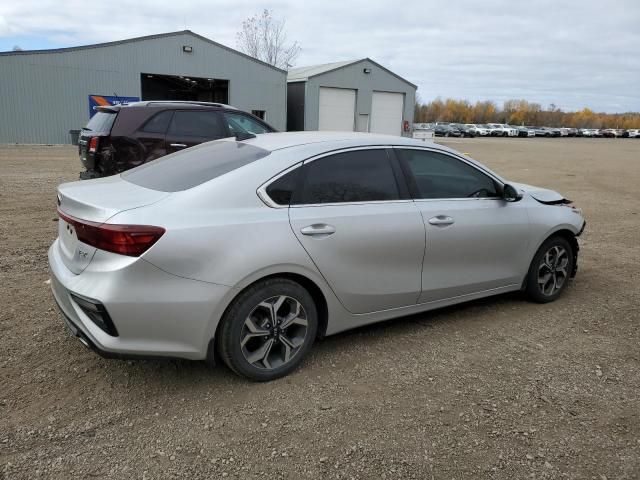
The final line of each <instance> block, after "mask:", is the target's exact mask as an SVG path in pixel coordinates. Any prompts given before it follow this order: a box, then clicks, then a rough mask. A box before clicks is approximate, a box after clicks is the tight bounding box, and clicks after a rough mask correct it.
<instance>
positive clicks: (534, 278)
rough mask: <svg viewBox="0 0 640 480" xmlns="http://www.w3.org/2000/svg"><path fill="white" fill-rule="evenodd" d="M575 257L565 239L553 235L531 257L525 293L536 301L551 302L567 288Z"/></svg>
mask: <svg viewBox="0 0 640 480" xmlns="http://www.w3.org/2000/svg"><path fill="white" fill-rule="evenodd" d="M574 262H575V257H574V252H573V247H572V246H571V244H570V243H569V242H568V241H567V239H565V238H563V237H561V236H553V237H551V238H549V239H548V240H546V241H545V242H544V243H543V244H542V245H541V246H540V248H539V249H538V251H537V252H536V254H535V255H534V257H533V260H532V262H531V265H530V266H529V272H528V273H527V278H526V287H525V293H526V294H527V296H528V298H529V299H530V300H532V301H534V302H536V303H548V302H553V301H554V300H555V299H556V298H558V297H559V296H560V295H561V294H562V292H563V291H564V290H565V289H566V288H567V285H568V284H569V279H570V278H571V274H572V272H573V267H574Z"/></svg>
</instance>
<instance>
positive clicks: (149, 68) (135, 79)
mask: <svg viewBox="0 0 640 480" xmlns="http://www.w3.org/2000/svg"><path fill="white" fill-rule="evenodd" d="M183 45H190V46H192V47H193V53H184V52H183V51H182V46H183ZM141 73H156V74H166V75H183V76H193V77H204V78H218V79H227V80H229V103H230V104H231V105H234V106H236V107H238V108H240V109H242V110H245V111H249V112H250V111H251V110H265V111H266V112H267V114H266V120H267V122H269V123H270V124H271V125H273V126H274V127H275V128H277V129H278V130H285V129H286V96H287V90H286V74H285V73H284V72H282V71H279V70H276V69H273V68H270V67H268V66H266V65H263V64H261V63H258V62H255V61H253V60H251V59H249V58H246V57H244V56H242V55H239V54H237V53H234V52H232V51H229V50H227V49H225V48H223V47H220V46H217V45H215V44H212V43H210V42H207V41H206V40H203V39H202V38H199V37H198V36H197V35H193V34H191V33H189V32H185V33H179V34H174V35H170V36H165V37H156V38H150V39H142V40H138V41H132V42H127V43H119V44H116V45H105V46H96V47H94V48H84V49H78V50H71V51H69V50H67V51H64V52H55V51H54V52H46V53H33V54H31V53H22V54H15V55H14V54H10V55H0V143H69V141H70V137H69V133H68V132H69V130H72V129H80V128H81V127H83V126H84V125H85V124H86V123H87V121H88V116H89V114H88V112H89V104H88V96H89V95H113V94H114V92H115V93H117V94H118V95H121V96H138V97H139V96H140V88H141V84H140V74H141Z"/></svg>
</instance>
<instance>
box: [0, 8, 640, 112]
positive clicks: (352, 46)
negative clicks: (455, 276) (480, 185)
mask: <svg viewBox="0 0 640 480" xmlns="http://www.w3.org/2000/svg"><path fill="white" fill-rule="evenodd" d="M262 8H271V9H273V10H274V11H275V13H276V15H277V16H279V17H283V18H285V19H286V21H287V30H288V32H289V38H290V39H294V40H298V41H299V42H300V44H301V45H302V48H303V50H302V53H301V55H300V58H299V60H298V65H299V66H300V65H305V64H313V63H323V62H330V61H338V60H344V59H351V58H361V57H371V58H373V59H374V60H376V61H378V62H380V63H382V64H383V65H385V66H387V67H388V68H390V69H391V70H393V71H395V72H396V73H398V74H399V75H401V76H403V77H405V78H406V79H408V80H409V81H411V82H413V83H416V84H417V85H418V86H419V93H420V96H421V98H423V99H431V98H434V97H436V96H438V95H439V96H442V97H455V98H467V99H469V100H471V101H474V100H478V99H493V100H496V101H498V102H501V101H503V100H506V99H508V98H526V99H528V100H531V101H537V102H539V103H542V104H543V105H547V104H549V103H555V104H556V105H560V106H562V107H564V108H567V109H577V108H581V107H583V106H589V107H591V108H594V109H596V110H606V111H626V110H640V82H638V79H639V78H640V56H638V50H637V49H638V45H640V28H638V25H640V3H639V2H637V0H619V1H617V2H585V1H576V0H564V1H563V2H557V1H555V0H536V1H535V2H533V3H531V2H518V1H514V0H505V1H503V0H483V1H481V2H478V1H476V0H474V1H472V0H458V1H456V2H442V1H438V2H436V1H425V0H422V1H420V0H407V1H405V2H386V1H382V0H370V1H360V0H358V1H351V2H347V1H345V0H342V1H339V0H326V1H322V2H311V1H305V2H300V1H295V0H276V1H272V2H269V3H263V2H259V1H249V0H234V1H230V0H218V1H216V2H210V1H205V0H195V1H190V2H175V1H171V2H169V1H165V2H164V3H161V2H158V1H157V0H153V1H152V0H139V1H135V2H130V1H124V0H111V1H108V2H105V1H98V0H96V1H94V2H91V4H90V6H89V4H87V3H86V2H84V1H82V2H81V1H79V0H70V1H66V2H64V3H63V4H60V2H56V1H53V0H22V1H21V2H13V3H10V4H8V3H4V4H3V5H1V6H0V37H4V38H5V39H7V38H12V37H16V38H17V37H21V38H23V37H30V36H32V37H39V38H45V39H47V40H48V41H49V42H51V43H53V44H57V45H64V46H71V45H81V44H85V43H95V42H102V41H111V40H118V39H122V38H129V37H134V36H140V35H148V34H154V33H161V32H167V31H176V30H182V29H184V28H185V27H186V28H188V29H190V30H193V31H195V32H196V33H199V34H201V35H204V36H206V37H209V38H211V39H213V40H216V41H218V42H220V43H224V44H226V45H229V46H231V47H235V43H236V42H235V33H236V31H237V29H238V27H239V26H240V24H241V22H242V20H243V19H244V18H246V17H248V16H250V15H252V14H254V13H258V12H259V11H260V10H261V9H262Z"/></svg>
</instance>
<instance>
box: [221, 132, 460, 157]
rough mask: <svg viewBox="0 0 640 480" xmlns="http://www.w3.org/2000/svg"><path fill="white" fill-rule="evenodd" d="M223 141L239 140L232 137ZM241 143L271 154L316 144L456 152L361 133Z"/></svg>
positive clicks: (291, 135) (266, 137) (288, 135)
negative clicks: (409, 147) (417, 148)
mask: <svg viewBox="0 0 640 480" xmlns="http://www.w3.org/2000/svg"><path fill="white" fill-rule="evenodd" d="M224 141H230V142H233V141H236V139H235V138H233V137H230V138H227V139H224ZM242 143H246V144H249V145H253V146H255V147H259V148H262V149H264V150H268V151H271V152H273V151H276V150H282V149H286V148H293V147H303V146H305V145H316V146H317V147H321V149H322V150H326V151H330V150H333V149H338V148H350V147H367V146H396V145H397V146H415V147H429V148H433V149H436V150H442V151H454V150H452V149H450V148H448V147H445V146H444V145H439V144H437V143H434V142H429V143H426V142H424V141H422V140H414V139H412V138H408V137H400V136H396V135H382V134H377V133H360V132H314V131H305V132H274V133H263V134H260V135H256V136H255V138H249V139H246V140H242Z"/></svg>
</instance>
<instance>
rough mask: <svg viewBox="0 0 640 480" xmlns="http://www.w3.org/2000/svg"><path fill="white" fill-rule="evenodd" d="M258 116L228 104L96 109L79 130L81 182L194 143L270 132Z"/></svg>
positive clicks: (159, 104)
mask: <svg viewBox="0 0 640 480" xmlns="http://www.w3.org/2000/svg"><path fill="white" fill-rule="evenodd" d="M275 131H276V130H275V129H274V128H273V127H271V126H269V125H268V124H266V123H265V122H264V121H262V120H261V119H259V118H258V117H256V116H254V115H251V114H249V113H245V112H243V111H241V110H238V109H236V108H234V107H230V106H229V105H223V104H220V103H205V102H180V101H174V102H171V101H166V100H165V101H146V102H135V103H131V104H128V105H117V106H108V107H98V109H97V112H96V113H95V115H94V116H93V117H92V118H91V120H89V123H87V126H86V127H84V128H83V129H82V131H81V132H80V138H79V140H78V150H79V153H80V160H81V161H82V164H83V165H84V167H85V168H86V169H87V171H86V172H82V173H80V178H83V179H84V178H96V177H105V176H108V175H113V174H116V173H120V172H123V171H125V170H128V169H130V168H133V167H137V166H138V165H141V164H143V163H145V162H148V161H150V160H155V159H156V158H159V157H162V156H164V155H167V154H169V153H173V152H176V151H178V150H182V149H184V148H187V147H192V146H193V145H197V144H199V143H204V142H208V141H210V140H216V139H218V138H227V137H233V136H242V135H247V134H258V133H267V132H275Z"/></svg>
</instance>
